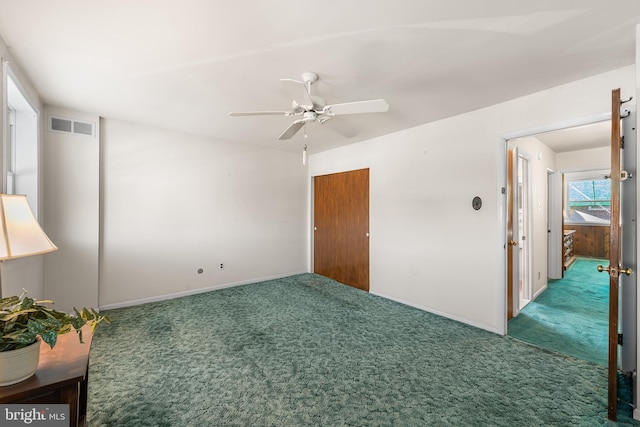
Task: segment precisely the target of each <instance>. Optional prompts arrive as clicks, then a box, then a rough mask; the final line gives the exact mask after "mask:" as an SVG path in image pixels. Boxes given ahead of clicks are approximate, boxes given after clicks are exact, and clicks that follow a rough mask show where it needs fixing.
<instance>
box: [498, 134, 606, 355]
mask: <svg viewBox="0 0 640 427" xmlns="http://www.w3.org/2000/svg"><path fill="white" fill-rule="evenodd" d="M508 148H509V149H516V150H517V152H518V153H520V154H519V155H518V157H517V158H516V160H517V162H516V163H515V166H514V168H515V169H522V170H527V171H528V172H527V176H528V177H529V178H528V179H529V180H530V185H529V186H528V188H529V189H530V190H529V191H530V194H529V196H528V204H529V205H528V207H529V209H528V210H526V209H525V210H524V212H528V215H529V217H530V218H529V219H528V220H527V219H526V218H527V215H526V213H524V212H522V213H521V212H517V213H516V212H514V213H515V214H517V215H518V218H522V219H520V220H519V221H518V224H515V223H514V225H518V226H519V225H521V224H524V227H527V225H526V223H527V222H529V224H530V225H529V227H530V228H529V229H528V230H529V231H528V236H530V237H529V241H528V242H527V243H526V245H524V247H518V254H519V255H518V256H516V255H515V254H514V255H513V257H512V258H513V263H514V264H517V265H515V266H514V267H513V269H512V270H511V271H512V274H513V276H514V277H513V279H512V286H513V291H512V292H513V293H514V294H517V295H518V298H517V299H516V298H514V302H513V304H514V308H515V310H514V311H513V319H511V320H509V322H508V324H507V333H508V334H509V335H510V336H513V337H515V338H518V339H522V340H524V341H527V342H529V343H531V344H534V345H537V346H540V347H543V348H546V349H549V350H552V351H556V352H560V353H564V354H568V355H571V356H574V357H580V358H583V359H586V360H590V361H592V362H601V363H602V364H606V355H607V350H606V349H607V325H608V317H607V314H608V303H607V301H608V300H606V298H605V299H603V298H602V297H601V296H602V295H604V296H605V297H606V295H607V283H608V281H607V278H606V277H605V276H604V275H599V273H598V272H597V270H596V265H597V264H598V263H602V262H604V261H603V260H602V259H600V258H595V257H594V256H593V254H592V253H580V251H577V252H575V245H574V244H571V245H569V246H567V242H571V239H567V238H566V237H567V236H568V237H574V234H575V230H574V231H573V232H572V231H570V232H569V234H568V235H567V234H565V232H567V230H568V227H566V226H565V225H566V224H565V219H566V214H567V213H568V211H567V209H565V208H564V207H563V206H564V205H565V203H564V202H566V200H567V196H568V194H569V193H568V191H567V187H566V184H567V182H568V180H567V179H563V178H565V177H568V176H569V175H568V174H569V172H571V173H577V172H578V171H585V170H589V171H590V173H591V174H592V175H593V173H596V172H594V171H596V170H598V169H601V170H608V169H609V168H610V167H609V163H610V124H609V122H608V121H596V122H594V123H586V124H582V125H580V126H574V127H570V128H566V129H561V130H555V131H552V132H545V133H541V134H534V135H528V136H526V137H520V138H515V139H512V140H509V141H508ZM523 154H524V156H523ZM520 159H522V160H520ZM521 173H522V172H521ZM600 175H602V176H603V175H604V174H603V173H601V172H597V173H596V175H594V177H593V179H595V178H598V179H601V178H602V176H600ZM574 178H575V177H574ZM574 178H571V180H572V182H574V181H575V180H574ZM512 180H514V181H513V184H512V185H513V186H514V189H516V188H518V191H517V192H516V194H517V198H516V200H515V202H516V203H515V204H514V207H518V206H519V204H520V200H519V199H520V198H521V197H522V196H523V195H525V194H526V190H523V192H522V195H520V194H519V192H520V190H519V188H520V186H521V185H522V180H521V178H518V177H517V175H515V176H514V178H512ZM591 184H592V186H593V182H591ZM583 185H587V183H586V181H585V182H584V183H583ZM574 187H575V188H574V190H580V188H582V187H580V186H579V185H577V184H576V182H574ZM577 187H580V188H577ZM575 193H576V191H574V194H575ZM598 197H599V196H598ZM592 198H593V197H592ZM524 202H525V205H524V206H525V208H526V206H527V205H526V201H524ZM592 202H594V203H592V205H593V206H591V208H585V209H584V212H585V213H586V214H585V215H583V216H581V217H580V218H583V219H584V218H592V217H591V216H589V214H588V209H592V210H593V213H594V216H595V213H596V211H597V210H598V209H599V208H602V204H600V205H598V201H592ZM585 206H586V203H585ZM520 209H521V208H520ZM598 213H600V212H598ZM523 221H524V222H523ZM569 223H570V222H569ZM598 225H603V224H598ZM581 239H583V238H582V237H581ZM514 240H515V239H514ZM571 243H572V242H571ZM580 243H584V239H583V241H582V242H578V244H580ZM517 244H518V246H520V245H523V242H522V241H518V242H517ZM599 244H600V243H597V242H594V241H589V242H588V243H587V244H586V245H583V246H582V247H590V248H593V246H594V245H599ZM603 245H604V244H603ZM511 250H514V249H511ZM527 250H529V251H530V256H529V257H526V256H523V255H522V254H523V253H526V251H527ZM568 258H571V260H570V262H568V263H565V261H566V259H568ZM582 258H584V261H585V262H582ZM576 259H581V262H579V263H574V262H575V260H576ZM592 261H593V262H595V264H594V265H591V263H592ZM523 268H524V271H528V273H529V276H528V277H529V278H530V287H529V292H530V293H529V294H528V295H527V294H526V291H527V288H526V287H525V286H522V284H523V283H526V281H525V282H522V283H521V280H522V272H520V271H519V270H521V269H523ZM567 272H569V273H571V274H567ZM577 272H579V274H580V276H579V277H577V278H576V277H575V274H574V273H577ZM525 274H526V273H525ZM516 277H517V278H518V279H517V280H518V281H517V282H516V281H515V280H516ZM525 277H527V276H525ZM563 280H564V282H562V281H563ZM600 282H602V283H600ZM516 284H517V286H516ZM581 286H582V287H581ZM596 289H597V290H598V291H599V292H596V293H594V292H595V290H596ZM557 290H559V291H561V292H559V293H558V292H556V291H557ZM527 296H528V297H529V298H527ZM585 296H589V297H590V298H586V300H587V301H588V304H591V303H594V304H596V305H590V306H588V307H584V308H579V307H574V308H570V307H569V304H571V303H576V304H587V303H586V302H585V298H583V297H585ZM527 304H528V305H527ZM554 304H555V305H554ZM516 305H517V306H516ZM596 306H598V307H599V308H595V307H596ZM600 306H601V307H600ZM596 311H597V312H598V313H599V314H598V315H597V316H596V315H594V312H596ZM572 316H575V317H572ZM600 317H601V319H600ZM585 324H587V325H589V328H588V329H589V330H592V331H593V336H589V337H587V339H586V340H583V341H582V342H579V341H580V340H581V339H582V338H585V334H584V333H583V332H579V330H581V329H584V325H585ZM600 329H601V331H600ZM600 332H601V333H600ZM600 335H601V336H600ZM594 336H595V337H596V338H593V337H594ZM594 339H595V340H597V341H598V342H597V344H598V346H599V347H600V348H601V356H602V357H600V358H599V359H598V360H593V359H589V356H590V355H591V354H592V353H593V348H594V343H593V342H591V341H589V340H594ZM581 346H582V349H581Z"/></svg>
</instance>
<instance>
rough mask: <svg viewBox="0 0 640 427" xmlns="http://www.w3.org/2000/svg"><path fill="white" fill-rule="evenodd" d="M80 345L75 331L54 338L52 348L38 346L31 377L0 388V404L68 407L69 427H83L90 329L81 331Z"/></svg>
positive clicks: (85, 409) (85, 410)
mask: <svg viewBox="0 0 640 427" xmlns="http://www.w3.org/2000/svg"><path fill="white" fill-rule="evenodd" d="M82 339H83V341H84V344H80V342H79V340H78V336H77V334H76V333H75V332H73V331H72V332H69V333H68V334H64V335H60V336H58V342H57V343H56V345H55V347H54V348H53V350H52V349H50V348H49V346H48V345H47V344H45V343H42V345H41V346H40V364H39V365H38V370H37V371H36V373H35V375H34V376H32V377H30V378H28V379H26V380H24V381H22V382H19V383H17V384H13V385H9V386H4V387H0V403H26V404H47V403H49V404H51V403H63V404H68V405H69V418H70V423H69V425H70V426H84V425H85V424H86V415H87V381H88V379H89V376H88V369H89V350H90V349H91V339H92V335H91V332H90V328H89V327H88V326H85V327H84V328H82Z"/></svg>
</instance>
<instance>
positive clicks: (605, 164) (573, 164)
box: [556, 147, 611, 172]
mask: <svg viewBox="0 0 640 427" xmlns="http://www.w3.org/2000/svg"><path fill="white" fill-rule="evenodd" d="M556 166H557V168H558V170H559V171H561V172H574V171H583V170H595V169H611V147H601V148H591V149H589V150H579V151H569V152H566V153H558V154H557V156H556Z"/></svg>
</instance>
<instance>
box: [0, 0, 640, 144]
mask: <svg viewBox="0 0 640 427" xmlns="http://www.w3.org/2000/svg"><path fill="white" fill-rule="evenodd" d="M639 17H640V1H637V0H607V1H605V0H597V1H596V0H582V1H579V2H578V1H575V0H538V1H525V0H483V1H478V0H446V1H445V0H394V1H383V0H378V1H371V0H323V1H320V2H301V1H294V0H271V1H264V0H233V1H214V0H181V1H179V2H178V1H175V0H135V1H132V0H90V1H88V0H55V1H51V0H22V1H7V0H3V1H0V34H1V35H2V37H3V38H4V40H5V42H6V43H7V45H8V46H9V47H10V51H11V53H12V55H14V57H15V58H16V60H17V61H18V62H19V63H20V64H21V65H22V66H23V67H24V69H26V70H27V74H28V75H29V77H30V78H31V80H32V82H33V83H34V85H35V87H36V88H37V90H38V92H39V93H40V95H41V96H42V99H43V101H44V102H45V103H47V104H50V105H55V106H61V107H67V108H71V109H75V110H80V111H85V112H90V113H96V114H99V115H101V116H104V117H108V118H113V119H121V120H126V121H131V122H137V123H142V124H147V125H152V126H157V127H161V128H166V129H174V130H179V131H184V132H189V133H195V134H201V135H207V136H210V137H213V138H216V139H220V140H227V141H234V142H238V143H254V144H260V145H263V146H267V147H272V148H277V149H285V150H289V149H290V150H295V151H298V150H300V149H301V147H302V145H303V144H305V143H306V144H308V146H309V150H310V152H315V151H320V150H326V149H329V148H333V147H336V146H340V145H344V144H349V143H353V142H357V141H360V140H363V139H368V138H372V137H375V136H379V135H383V134H387V133H391V132H394V131H398V130H400V129H404V128H408V127H413V126H417V125H420V124H423V123H427V122H431V121H434V120H437V119H440V118H444V117H448V116H452V115H455V114H459V113H462V112H466V111H470V110H473V109H477V108H480V107H483V106H487V105H492V104H495V103H498V102H501V101H505V100H508V99H512V98H515V97H518V96H521V95H524V94H528V93H531V92H535V91H539V90H542V89H546V88H549V87H553V86H556V85H559V84H562V83H566V82H569V81H572V80H576V79H580V78H583V77H587V76H590V75H594V74H598V73H601V72H605V71H608V70H611V69H615V68H619V67H623V66H626V65H629V64H633V63H634V60H635V26H636V24H638V23H640V18H639ZM306 71H314V72H316V73H318V74H319V76H320V81H319V82H318V83H316V84H315V85H314V87H313V90H314V91H315V94H317V95H320V96H322V97H323V98H325V99H326V100H327V102H329V103H332V104H333V103H342V102H349V101H359V100H366V99H375V98H384V99H385V100H386V101H387V102H388V103H389V105H390V109H389V112H387V113H374V114H364V115H358V116H348V117H341V118H340V120H342V123H343V124H345V125H348V126H351V127H352V128H354V129H356V130H357V131H358V134H357V135H356V136H354V137H351V138H344V137H342V136H339V135H337V134H335V133H334V132H332V131H331V130H329V129H326V128H325V127H324V126H320V125H318V124H313V125H310V126H309V127H308V138H307V139H306V140H305V139H304V138H303V132H300V133H298V135H296V136H295V137H294V138H293V139H292V140H290V141H288V142H287V141H278V140H277V138H278V136H279V135H280V134H281V133H282V131H284V129H285V128H286V127H287V126H288V125H289V123H290V122H291V120H292V119H291V118H290V117H277V116H266V117H229V116H228V115H227V113H228V112H229V111H243V110H286V109H289V108H290V105H291V97H290V95H289V93H288V92H287V91H286V90H285V88H284V87H283V85H282V84H281V83H280V82H279V79H281V78H293V79H300V78H301V77H300V75H301V74H302V73H303V72H306Z"/></svg>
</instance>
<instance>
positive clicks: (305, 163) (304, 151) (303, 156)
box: [302, 144, 307, 166]
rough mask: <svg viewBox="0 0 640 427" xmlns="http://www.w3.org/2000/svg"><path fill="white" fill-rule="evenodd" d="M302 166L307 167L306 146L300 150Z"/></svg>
mask: <svg viewBox="0 0 640 427" xmlns="http://www.w3.org/2000/svg"><path fill="white" fill-rule="evenodd" d="M302 164H303V165H305V166H306V165H307V144H304V148H303V149H302Z"/></svg>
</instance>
